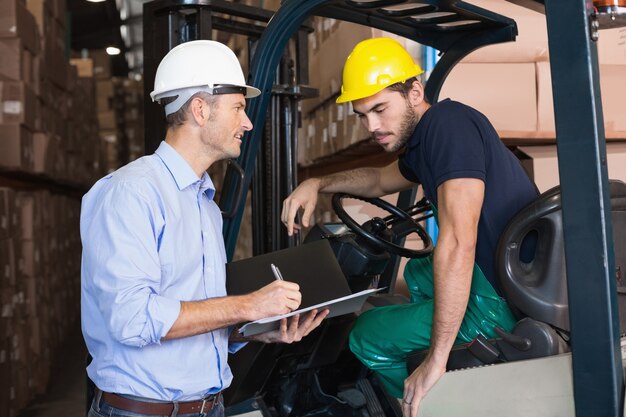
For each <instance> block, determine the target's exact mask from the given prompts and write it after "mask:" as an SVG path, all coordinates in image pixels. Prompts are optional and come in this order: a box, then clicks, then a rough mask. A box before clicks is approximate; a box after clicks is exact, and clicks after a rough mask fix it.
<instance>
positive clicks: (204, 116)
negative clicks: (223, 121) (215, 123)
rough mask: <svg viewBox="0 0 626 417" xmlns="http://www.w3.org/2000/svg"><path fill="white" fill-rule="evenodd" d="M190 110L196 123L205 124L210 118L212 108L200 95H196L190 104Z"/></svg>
mask: <svg viewBox="0 0 626 417" xmlns="http://www.w3.org/2000/svg"><path fill="white" fill-rule="evenodd" d="M189 111H190V113H191V115H192V117H193V120H194V121H195V122H196V124H198V125H200V126H204V124H205V123H206V122H207V120H209V116H210V113H211V108H210V106H209V104H208V103H207V102H206V101H204V100H203V99H201V98H200V97H194V98H193V99H192V100H191V103H190V105H189Z"/></svg>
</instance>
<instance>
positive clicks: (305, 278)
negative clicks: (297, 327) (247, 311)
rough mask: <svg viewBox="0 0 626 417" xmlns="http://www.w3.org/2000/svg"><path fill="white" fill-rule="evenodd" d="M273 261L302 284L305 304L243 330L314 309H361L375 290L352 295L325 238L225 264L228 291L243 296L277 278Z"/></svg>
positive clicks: (268, 326) (254, 330) (334, 312)
mask: <svg viewBox="0 0 626 417" xmlns="http://www.w3.org/2000/svg"><path fill="white" fill-rule="evenodd" d="M271 264H274V265H276V266H277V267H278V268H279V269H280V271H281V273H282V275H283V277H284V279H285V280H286V281H292V282H296V283H298V285H300V292H301V293H302V303H301V304H300V308H299V309H298V310H296V311H293V312H291V313H289V314H285V315H280V316H274V317H268V318H265V319H261V320H257V321H254V322H250V323H247V324H245V325H244V326H243V327H242V328H241V329H240V332H241V333H243V335H244V336H252V335H255V334H258V333H264V332H267V331H271V330H276V329H278V328H279V325H280V319H281V318H283V317H290V316H293V315H295V314H298V313H304V312H307V311H310V310H312V309H314V308H318V309H324V308H329V309H330V313H329V315H328V316H327V318H330V317H334V316H339V315H342V314H348V313H352V312H354V311H358V310H360V309H361V307H362V306H363V303H364V302H365V300H366V299H367V297H369V296H370V295H371V294H372V293H374V292H376V291H378V290H376V289H372V290H365V291H361V292H359V293H355V294H352V292H351V291H350V287H349V286H348V283H347V281H346V278H345V276H344V275H343V272H342V271H341V267H340V266H339V263H338V262H337V259H336V258H335V254H334V253H333V251H332V249H331V247H330V243H329V242H328V240H326V239H322V240H319V241H315V242H312V243H307V244H303V245H300V246H296V247H294V248H288V249H283V250H280V251H276V252H270V253H267V254H264V255H259V256H255V257H252V258H247V259H242V260H239V261H234V262H230V263H228V264H226V291H227V293H228V294H229V295H241V294H247V293H250V292H252V291H255V290H257V289H259V288H261V287H263V286H265V285H267V284H269V283H271V282H272V281H274V280H275V278H274V275H273V274H272V269H271Z"/></svg>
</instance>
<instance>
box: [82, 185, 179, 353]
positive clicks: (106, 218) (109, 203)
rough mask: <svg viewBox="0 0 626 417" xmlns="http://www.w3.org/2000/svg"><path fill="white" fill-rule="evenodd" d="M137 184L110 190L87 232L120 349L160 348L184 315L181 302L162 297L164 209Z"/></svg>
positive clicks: (99, 292)
mask: <svg viewBox="0 0 626 417" xmlns="http://www.w3.org/2000/svg"><path fill="white" fill-rule="evenodd" d="M138 188H139V187H138V186H137V185H135V184H133V183H124V182H122V183H116V184H115V185H111V186H110V187H105V189H104V190H103V192H102V194H101V200H100V201H99V204H95V205H94V206H93V210H94V211H93V212H92V213H91V215H90V216H89V217H88V218H87V219H88V220H87V221H86V223H87V224H83V225H81V227H83V228H84V234H85V236H84V239H83V242H84V248H83V253H84V259H83V262H86V265H85V266H86V269H87V272H88V274H89V284H88V286H89V291H91V292H93V295H94V298H95V299H96V300H97V305H98V308H99V310H100V312H101V314H102V316H103V318H104V322H105V325H106V326H107V327H108V330H109V332H110V334H111V335H112V337H113V338H114V339H115V340H117V341H119V342H120V343H123V344H126V345H131V346H138V347H142V346H145V345H148V344H154V343H160V340H161V339H162V338H163V337H164V336H165V335H166V334H167V333H168V331H169V330H170V328H171V327H172V325H173V324H174V322H175V321H176V319H177V318H178V315H179V313H180V301H179V300H175V299H171V298H167V297H165V296H163V295H161V294H162V292H161V288H160V285H161V265H160V261H159V256H158V249H159V241H160V237H161V234H162V232H163V228H164V221H163V216H162V215H161V213H160V211H161V210H160V208H159V206H158V203H150V202H149V201H150V199H148V198H146V196H145V195H142V190H140V189H138Z"/></svg>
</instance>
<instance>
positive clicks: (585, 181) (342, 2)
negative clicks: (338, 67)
mask: <svg viewBox="0 0 626 417" xmlns="http://www.w3.org/2000/svg"><path fill="white" fill-rule="evenodd" d="M509 1H510V2H512V3H517V4H519V5H521V6H525V7H529V8H532V9H533V10H536V11H539V12H542V13H545V15H546V22H547V28H548V39H549V49H550V67H551V73H552V80H553V81H552V91H553V97H554V111H555V121H556V134H557V149H558V163H559V175H560V178H561V190H562V202H563V209H562V212H563V224H564V244H565V257H566V269H567V277H568V278H567V279H568V298H569V304H570V308H569V311H570V324H571V333H572V339H571V348H572V356H573V358H572V366H573V375H574V381H573V386H574V395H575V409H576V415H577V416H594V417H603V416H606V417H609V416H610V417H617V416H618V415H620V416H621V415H622V413H623V402H624V382H623V370H622V359H621V349H620V334H619V323H618V309H617V289H616V282H615V261H614V253H613V235H612V233H613V232H612V225H611V213H610V210H611V205H610V196H609V191H608V190H609V188H608V172H607V162H606V161H607V159H606V144H605V132H604V121H603V116H602V107H601V100H600V86H599V68H598V54H597V45H596V41H597V39H598V36H602V33H601V31H598V29H599V28H602V27H608V26H609V25H610V26H613V27H615V26H617V25H621V26H624V25H626V21H625V19H624V14H621V15H620V14H619V13H618V12H619V11H620V8H612V6H611V5H609V6H606V7H607V8H608V9H607V10H604V9H603V8H601V7H594V5H593V3H592V2H591V1H590V0H568V1H565V0H560V1H559V0H545V1H541V0H540V1H534V0H509ZM621 1H622V0H619V2H621ZM617 2H618V0H615V3H617ZM222 3H230V2H217V1H208V0H203V1H198V0H185V1H182V0H176V1H174V2H172V1H168V2H167V3H166V2H165V1H157V2H151V3H147V4H146V5H144V19H147V18H146V17H145V15H146V14H147V13H149V17H148V18H154V19H161V23H159V25H161V26H158V25H157V26H155V25H154V24H152V26H146V25H145V24H144V42H146V40H148V39H150V38H152V37H154V36H156V35H155V33H163V32H160V31H161V30H165V31H169V32H166V33H170V34H171V33H172V28H174V26H175V24H176V19H180V17H176V15H177V13H179V12H178V11H177V8H178V9H183V8H200V9H203V8H208V9H210V8H211V7H213V6H214V5H223V4H222ZM604 3H613V1H605V2H604ZM165 4H167V5H169V8H165V9H164V8H163V7H162V6H163V5H165ZM230 4H231V5H232V4H233V3H230ZM157 5H160V6H157ZM172 5H174V6H172ZM159 7H161V8H160V9H159ZM248 7H249V6H243V5H236V6H234V7H233V9H235V10H232V11H231V12H232V13H233V14H236V13H240V11H238V10H244V11H249V10H250V9H249V8H248ZM621 9H623V7H621ZM604 11H607V12H608V14H607V13H603V12H604ZM159 16H161V17H159ZM163 16H166V17H165V18H164V17H163ZM199 16H202V14H199ZM312 16H323V17H329V18H334V19H339V20H344V21H348V22H352V23H357V24H361V25H366V26H370V27H373V28H377V29H382V30H384V31H387V32H391V33H395V34H397V35H400V36H404V37H406V38H408V39H411V40H414V41H416V42H418V43H420V44H422V45H427V46H431V47H433V48H435V49H437V50H438V51H439V52H440V54H441V59H440V60H439V62H438V64H437V66H436V67H435V69H434V70H433V72H432V75H431V76H430V78H429V80H428V84H427V85H426V96H427V98H428V100H429V101H430V102H431V103H434V102H436V101H437V98H438V95H439V92H440V90H441V86H442V84H443V82H444V80H445V79H446V76H447V75H448V73H449V72H450V70H451V69H452V68H453V67H454V65H456V64H457V63H458V62H459V61H460V60H461V59H462V58H463V57H465V56H466V55H467V54H469V53H470V52H472V51H474V50H476V49H478V48H480V47H483V46H486V45H490V44H494V43H502V42H510V41H514V40H515V37H516V35H517V27H516V24H515V22H514V21H513V20H512V19H510V18H507V17H505V16H501V15H498V14H495V13H492V12H490V11H488V10H485V9H482V8H480V7H477V6H475V5H472V4H469V3H466V2H464V1H460V0H421V1H420V2H419V3H415V2H410V1H406V2H405V1H403V0H284V1H283V3H282V5H281V7H280V8H279V9H278V11H277V12H276V13H275V14H273V15H272V16H271V19H269V17H267V16H263V18H264V19H263V20H264V22H263V23H264V27H263V29H262V32H261V33H260V34H259V37H258V42H256V43H255V46H254V51H253V52H254V53H253V54H252V62H251V67H250V74H249V80H248V81H249V83H250V84H251V85H254V86H255V87H257V88H259V89H260V90H261V91H262V95H261V96H260V97H258V98H255V99H253V100H251V101H250V103H249V107H248V111H247V112H248V114H249V117H250V119H251V121H252V123H253V124H254V125H255V126H256V129H253V130H252V131H251V132H247V133H246V137H245V138H244V141H243V144H242V147H241V155H240V157H239V158H238V160H237V162H238V164H239V165H240V166H241V167H242V168H243V174H242V173H241V172H239V171H237V170H236V169H234V168H231V167H229V169H228V170H227V174H226V178H225V182H224V190H226V191H228V190H233V189H236V188H237V187H238V186H239V187H241V189H242V190H244V191H246V190H248V189H250V188H251V186H252V188H253V197H254V196H255V195H257V198H260V197H261V196H260V195H259V194H255V191H254V188H256V187H258V186H259V184H258V183H257V182H256V181H257V180H256V179H255V177H259V176H264V171H263V169H264V167H267V166H268V165H272V164H273V163H274V161H272V160H271V158H272V157H278V158H279V161H280V162H278V164H283V165H286V166H287V167H286V169H287V168H288V169H290V170H291V174H292V176H291V177H290V178H291V179H290V180H289V181H286V182H283V183H280V184H276V186H275V187H273V188H265V189H264V192H266V193H267V192H268V191H269V192H272V191H274V190H277V191H278V192H277V193H276V194H274V195H273V196H272V197H271V202H270V204H267V205H266V208H269V209H270V210H271V213H272V214H271V215H270V216H269V217H274V219H273V222H272V223H270V225H271V226H270V227H271V228H272V233H275V234H276V233H278V234H279V232H277V231H276V229H277V228H279V227H280V224H279V222H278V221H277V219H276V216H277V214H278V213H279V210H280V203H281V201H282V198H284V197H285V196H286V195H287V194H288V193H289V192H290V191H291V190H292V189H293V187H294V186H295V185H296V183H297V179H296V178H295V174H294V168H293V167H294V166H295V162H294V159H295V155H296V154H297V153H296V141H295V129H293V123H294V121H296V120H297V114H296V113H297V112H296V111H295V107H293V104H291V105H284V104H283V105H282V107H281V108H282V109H283V113H284V114H289V117H287V118H284V119H282V120H283V122H289V123H291V125H290V126H291V128H292V129H293V130H292V132H294V133H293V134H288V135H284V136H283V137H282V139H281V140H282V141H285V140H288V141H289V143H282V144H278V145H276V144H274V145H272V136H270V141H269V142H268V141H267V140H264V138H267V137H268V136H267V130H268V127H269V129H270V130H271V129H272V127H271V125H272V123H274V122H275V121H276V120H277V119H276V118H277V117H279V115H278V114H277V113H276V112H274V113H273V116H270V117H271V119H270V120H269V121H267V117H268V110H271V109H272V107H273V104H272V103H276V96H277V94H278V95H279V94H281V92H280V91H281V90H282V91H283V93H285V94H289V95H290V96H291V98H293V99H298V98H300V97H301V96H303V95H304V94H302V91H305V90H307V89H306V86H305V84H306V82H307V81H308V80H307V79H306V77H303V78H302V79H300V80H297V79H295V78H297V77H295V78H293V77H291V78H290V77H286V78H285V75H284V74H285V73H284V70H285V68H287V69H288V65H285V61H284V57H285V51H286V49H287V45H288V42H289V41H290V39H294V37H296V35H297V33H298V32H299V31H302V28H303V27H305V26H306V22H307V19H309V18H310V17H312ZM607 16H608V17H607ZM266 17H267V19H266ZM204 21H205V20H204V18H202V19H200V20H199V22H200V23H202V22H204ZM265 22H266V25H265ZM202 24H203V25H204V26H202V27H201V28H202V31H203V32H202V33H197V34H195V36H196V37H187V38H184V39H183V38H180V37H179V38H176V39H174V40H172V39H160V40H159V41H156V42H155V44H154V45H152V46H150V48H146V46H148V45H147V44H146V46H145V47H144V48H145V49H148V50H147V51H145V52H144V53H145V54H146V58H145V60H144V61H145V64H146V71H147V74H148V76H146V79H145V85H146V87H145V88H146V89H149V88H150V87H151V86H152V84H151V83H152V80H153V77H154V72H155V71H156V64H157V63H158V61H159V60H160V59H161V57H162V56H163V55H165V53H166V52H167V50H169V49H171V48H172V47H174V46H175V45H176V44H178V43H181V42H184V41H186V40H191V39H209V38H210V37H209V36H210V34H207V32H206V31H205V29H204V28H206V27H207V26H206V25H209V26H208V27H209V28H210V27H211V26H210V24H209V23H202ZM214 27H215V26H214ZM170 36H171V35H170ZM305 41H306V40H304V41H302V40H301V41H300V42H299V45H301V46H302V44H303V43H305ZM149 54H152V55H151V57H149ZM305 61H306V60H305ZM281 62H282V65H281ZM299 64H304V62H300V63H299ZM281 68H282V69H281ZM148 71H150V72H148ZM277 71H283V73H282V75H281V74H280V73H279V72H277ZM150 74H151V75H150ZM284 81H287V83H286V84H284V85H283V88H277V84H278V85H279V86H280V85H281V82H284ZM301 87H302V88H301ZM572 97H575V99H572ZM511 99H512V100H514V98H513V97H512V98H511ZM151 106H153V105H152V103H146V126H150V125H151V124H153V125H154V123H155V121H156V120H158V119H159V117H150V118H149V119H148V117H149V116H148V109H149V108H150V107H151ZM153 111H154V110H153ZM285 112H286V113H285ZM279 114H280V110H279ZM153 115H154V113H153ZM280 123H281V122H279V123H277V124H276V123H274V124H275V127H274V128H276V129H280ZM268 124H269V125H268ZM262 126H265V129H262V128H261V127H262ZM161 137H162V134H161V136H159V135H158V134H155V132H147V134H146V139H147V140H153V141H155V140H157V141H158V140H160V138H161ZM273 138H274V140H275V139H276V137H273ZM147 145H148V144H147ZM268 146H269V147H271V146H278V147H279V148H275V149H280V150H279V151H277V152H274V153H268V151H267V150H268ZM154 148H155V146H154V143H152V144H151V146H146V149H147V150H153V149H154ZM261 149H263V150H264V152H263V153H264V154H265V156H264V158H265V159H264V164H263V167H261V166H259V161H260V160H261V159H260V157H259V151H260V150H261ZM268 155H269V158H268ZM272 172H276V173H278V174H279V175H280V173H281V172H283V171H272ZM265 173H267V172H266V171H265ZM237 184H239V185H237ZM256 193H258V191H257V192H256ZM235 194H236V193H232V192H230V193H229V192H224V193H223V194H222V197H221V200H220V206H221V207H222V208H223V209H224V210H226V211H231V212H233V216H232V217H229V218H225V219H224V230H223V233H224V240H225V244H226V251H227V255H228V257H229V259H230V258H232V254H233V252H234V249H235V244H236V240H237V236H238V233H239V228H240V225H241V219H242V216H243V209H244V207H243V204H239V205H237V204H236V202H237V196H236V195H235ZM413 196H414V195H412V194H411V193H404V194H401V196H400V200H401V201H400V204H399V205H401V206H402V205H404V206H406V204H403V203H406V202H407V201H409V200H411V199H412V197H413ZM253 204H254V203H253ZM266 227H267V226H266ZM266 230H267V229H266ZM283 233H284V232H283ZM276 236H278V235H276ZM619 238H620V239H623V238H624V237H623V236H620V237H619ZM266 243H267V242H266ZM293 244H295V242H293V241H289V240H285V239H283V238H280V237H276V238H274V239H273V240H272V241H271V242H270V244H266V245H264V246H263V247H261V246H259V245H255V246H256V247H255V253H263V252H264V251H268V250H275V249H280V248H283V247H285V246H291V245H293Z"/></svg>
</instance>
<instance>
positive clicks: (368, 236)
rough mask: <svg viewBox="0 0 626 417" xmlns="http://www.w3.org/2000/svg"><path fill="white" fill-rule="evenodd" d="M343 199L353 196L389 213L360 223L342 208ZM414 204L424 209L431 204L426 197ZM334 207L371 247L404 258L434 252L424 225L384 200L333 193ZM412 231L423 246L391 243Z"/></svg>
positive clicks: (419, 256) (348, 225) (347, 224)
mask: <svg viewBox="0 0 626 417" xmlns="http://www.w3.org/2000/svg"><path fill="white" fill-rule="evenodd" d="M344 198H353V199H356V200H361V201H364V202H366V203H369V204H373V205H375V206H376V207H378V208H381V209H383V210H385V211H386V212H388V213H389V214H390V216H387V217H385V218H380V217H374V218H372V219H370V220H368V221H367V222H365V223H363V224H362V225H360V224H358V223H357V222H356V221H355V220H354V219H353V218H352V217H350V215H349V214H348V213H347V212H346V210H345V209H344V208H343V204H342V200H343V199H344ZM420 205H421V207H420ZM416 206H417V208H418V209H420V211H422V212H423V211H426V210H427V209H428V208H429V207H430V203H428V202H427V201H426V200H422V201H420V202H418V203H417V205H416ZM333 210H335V213H336V214H337V216H338V217H339V219H341V221H342V222H343V223H344V224H345V225H346V226H347V227H348V228H349V229H350V230H352V231H353V232H354V233H356V234H357V235H358V236H359V237H361V238H362V239H363V240H365V241H366V242H367V243H368V244H369V245H371V246H372V247H374V248H378V249H380V250H384V251H387V252H389V253H392V254H395V255H400V256H404V257H407V258H423V257H425V256H428V255H430V253H431V252H432V251H433V241H432V239H431V238H430V236H429V235H428V233H426V230H424V228H423V227H422V226H421V225H420V224H419V223H418V222H417V221H416V220H415V219H413V217H411V215H410V214H408V213H407V212H406V211H404V210H402V209H400V208H398V207H396V206H394V205H392V204H390V203H388V202H386V201H385V200H382V199H380V198H366V197H359V196H355V195H351V194H345V193H336V194H334V195H333ZM411 233H417V235H418V236H419V238H420V239H421V241H422V243H423V244H424V248H423V249H419V250H418V249H409V248H405V247H403V246H400V245H398V244H396V243H394V241H395V240H396V239H398V238H402V237H405V236H407V235H409V234H411Z"/></svg>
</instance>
